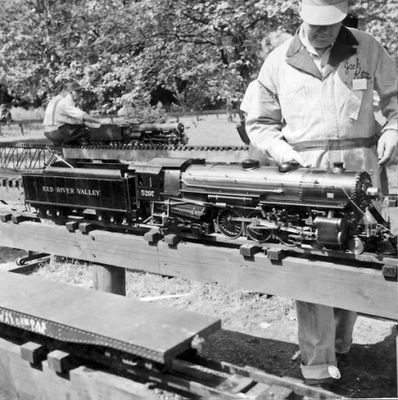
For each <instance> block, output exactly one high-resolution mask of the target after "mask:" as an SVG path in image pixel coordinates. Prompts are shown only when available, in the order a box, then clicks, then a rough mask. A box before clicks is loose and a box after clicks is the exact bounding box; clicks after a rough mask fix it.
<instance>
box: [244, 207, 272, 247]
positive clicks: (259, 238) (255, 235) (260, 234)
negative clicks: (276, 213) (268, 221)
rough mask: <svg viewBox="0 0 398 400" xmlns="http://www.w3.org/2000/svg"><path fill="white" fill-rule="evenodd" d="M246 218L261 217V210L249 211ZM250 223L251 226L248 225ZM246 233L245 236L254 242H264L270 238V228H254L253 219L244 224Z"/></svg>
mask: <svg viewBox="0 0 398 400" xmlns="http://www.w3.org/2000/svg"><path fill="white" fill-rule="evenodd" d="M247 218H252V219H255V218H258V219H260V218H262V215H261V212H260V211H251V212H250V213H249V214H248V215H247ZM250 225H252V227H250ZM246 233H247V236H248V237H249V238H250V239H252V240H255V241H256V242H260V243H261V242H266V241H267V240H269V239H271V236H272V232H271V230H270V229H260V228H257V229H256V228H255V220H254V221H253V222H252V223H250V224H249V225H247V226H246Z"/></svg>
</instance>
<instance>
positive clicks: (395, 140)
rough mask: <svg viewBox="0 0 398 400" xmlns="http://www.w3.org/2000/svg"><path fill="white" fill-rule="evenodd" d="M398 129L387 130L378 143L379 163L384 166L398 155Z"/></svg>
mask: <svg viewBox="0 0 398 400" xmlns="http://www.w3.org/2000/svg"><path fill="white" fill-rule="evenodd" d="M397 146H398V131H396V130H393V129H388V130H386V131H385V132H384V133H383V134H382V135H381V137H380V139H379V141H378V143H377V157H378V158H379V162H378V165H379V166H383V165H385V164H387V163H389V162H390V161H393V160H394V158H395V157H396V156H397Z"/></svg>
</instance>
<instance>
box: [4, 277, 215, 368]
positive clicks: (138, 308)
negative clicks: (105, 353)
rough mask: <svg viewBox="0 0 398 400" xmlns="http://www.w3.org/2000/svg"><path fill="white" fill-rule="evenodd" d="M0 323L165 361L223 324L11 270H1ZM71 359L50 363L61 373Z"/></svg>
mask: <svg viewBox="0 0 398 400" xmlns="http://www.w3.org/2000/svg"><path fill="white" fill-rule="evenodd" d="M15 288H18V290H15ZM21 293H23V294H24V295H23V296H21ZM65 299H67V312H65ZM0 322H1V323H4V324H7V325H10V326H14V327H17V328H22V329H25V330H27V331H30V332H34V333H39V334H42V335H45V336H48V337H50V338H54V339H58V340H63V341H70V342H72V343H85V344H93V345H100V346H107V347H110V348H114V349H118V350H122V351H125V352H128V353H132V354H135V355H137V356H141V357H144V358H146V359H148V360H152V361H157V362H161V363H166V362H167V361H169V360H170V359H171V358H173V357H176V356H177V355H179V354H180V353H182V352H184V351H186V350H188V349H190V348H191V342H192V340H193V339H194V337H195V336H196V335H198V336H201V337H206V336H207V335H208V334H210V333H213V332H215V331H216V330H218V329H219V328H220V326H221V322H220V320H219V319H216V318H213V317H210V316H206V315H201V314H199V313H195V312H191V311H182V310H174V309H168V308H165V307H160V306H157V305H154V304H150V303H144V302H141V301H138V300H134V299H130V298H125V297H122V296H115V295H113V294H109V293H102V292H96V291H93V290H89V289H83V288H80V287H74V286H71V285H66V284H60V283H56V282H52V281H48V280H44V279H40V278H37V277H33V276H29V277H26V276H22V275H19V274H12V273H9V272H0ZM50 358H51V360H54V361H51V362H50ZM67 358H68V357H67V356H66V355H64V354H60V353H55V354H51V357H50V355H49V358H48V359H49V363H50V364H51V365H56V363H57V365H60V367H59V368H58V367H57V366H55V367H54V369H55V370H56V371H57V372H61V370H62V369H63V367H62V365H63V363H64V361H67Z"/></svg>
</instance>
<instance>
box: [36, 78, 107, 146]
mask: <svg viewBox="0 0 398 400" xmlns="http://www.w3.org/2000/svg"><path fill="white" fill-rule="evenodd" d="M82 90H83V88H82V87H81V86H80V85H79V84H78V83H76V82H72V83H69V84H66V85H64V87H63V89H62V91H61V93H60V94H58V95H57V96H55V97H54V98H52V99H51V100H50V102H49V103H48V105H47V108H46V111H45V113H44V120H43V125H44V135H45V136H46V137H47V138H48V139H50V140H51V141H52V142H54V143H55V144H63V143H64V144H68V143H77V142H81V141H83V140H86V139H87V136H88V133H87V129H86V128H85V127H86V126H91V127H99V126H100V125H101V121H99V120H98V119H97V118H94V117H92V116H91V115H89V114H87V113H86V112H84V111H83V110H81V109H80V108H78V107H77V106H76V103H77V102H78V101H79V99H80V97H81V92H82Z"/></svg>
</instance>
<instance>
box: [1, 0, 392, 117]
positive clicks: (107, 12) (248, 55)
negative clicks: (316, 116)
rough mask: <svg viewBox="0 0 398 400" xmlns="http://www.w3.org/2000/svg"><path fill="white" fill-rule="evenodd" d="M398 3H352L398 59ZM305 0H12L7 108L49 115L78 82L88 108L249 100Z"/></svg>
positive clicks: (6, 44) (4, 66) (5, 41)
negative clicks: (61, 93)
mask: <svg viewBox="0 0 398 400" xmlns="http://www.w3.org/2000/svg"><path fill="white" fill-rule="evenodd" d="M397 2H398V0H372V1H352V11H353V13H354V14H355V15H357V16H358V17H359V18H360V28H361V29H366V30H368V31H369V32H371V33H372V34H373V35H374V36H376V37H377V38H378V39H379V40H380V41H381V42H382V43H383V45H384V46H385V47H386V48H387V49H388V51H389V52H390V54H392V55H396V54H397V50H398V39H397V35H396V31H395V29H396V26H397V25H398V4H397ZM297 8H298V0H246V1H245V2H242V1H240V0H210V1H206V0H196V1H192V0H2V1H1V2H0V103H7V102H9V103H11V102H12V101H13V104H14V105H20V106H25V107H28V106H40V105H42V104H43V103H45V102H46V100H47V99H48V98H49V97H50V96H52V95H53V94H54V93H56V92H57V91H58V90H59V87H60V85H61V84H62V83H63V82H65V81H68V80H72V79H73V80H77V81H79V82H80V83H81V84H82V85H83V86H84V88H85V96H84V98H85V107H87V108H96V109H97V110H98V111H99V112H102V113H104V112H114V111H116V110H117V109H118V108H120V107H121V105H122V104H126V103H127V104H143V103H148V102H150V101H151V100H152V101H153V100H154V99H155V100H156V101H158V100H160V101H162V102H163V103H164V104H165V105H166V106H170V105H171V104H172V103H174V104H175V105H178V106H180V107H182V108H183V109H185V110H186V109H188V110H190V109H203V108H209V107H210V106H211V105H219V104H220V102H222V104H224V105H225V104H226V105H227V107H228V105H230V104H233V102H235V101H239V99H240V98H241V97H242V95H243V92H244V90H245V88H246V86H247V84H248V82H249V81H250V80H251V79H253V78H254V77H255V76H256V74H257V71H258V70H259V67H260V65H261V63H262V61H263V59H264V57H265V56H266V54H267V53H268V52H269V51H270V50H271V49H272V48H273V47H274V46H275V45H277V44H278V43H279V42H280V41H281V40H282V39H283V38H285V35H286V33H290V34H294V32H295V30H296V29H297V27H298V26H299V23H300V21H299V18H298V16H297Z"/></svg>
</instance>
